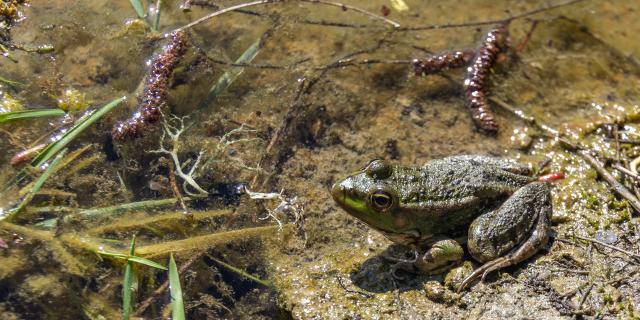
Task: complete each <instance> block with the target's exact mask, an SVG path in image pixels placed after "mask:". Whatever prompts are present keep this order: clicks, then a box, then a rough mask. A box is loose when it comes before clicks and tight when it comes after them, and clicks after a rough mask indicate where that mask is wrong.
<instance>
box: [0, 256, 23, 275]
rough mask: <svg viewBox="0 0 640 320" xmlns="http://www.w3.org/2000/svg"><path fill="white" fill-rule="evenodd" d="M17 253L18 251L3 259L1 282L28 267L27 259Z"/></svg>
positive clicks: (0, 266)
mask: <svg viewBox="0 0 640 320" xmlns="http://www.w3.org/2000/svg"><path fill="white" fill-rule="evenodd" d="M17 253H18V252H17V251H14V252H13V255H10V256H8V257H2V263H0V280H3V279H8V278H10V277H12V276H13V274H14V273H16V272H18V271H20V270H22V269H23V268H24V267H25V266H26V262H25V257H23V256H22V255H19V254H17Z"/></svg>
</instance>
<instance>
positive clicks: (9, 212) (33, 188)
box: [0, 149, 67, 220]
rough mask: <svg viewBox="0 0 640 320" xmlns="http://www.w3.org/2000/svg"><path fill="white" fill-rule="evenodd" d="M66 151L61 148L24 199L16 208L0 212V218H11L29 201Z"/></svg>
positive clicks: (53, 170)
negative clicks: (3, 212)
mask: <svg viewBox="0 0 640 320" xmlns="http://www.w3.org/2000/svg"><path fill="white" fill-rule="evenodd" d="M66 152H67V150H66V149H65V150H63V151H62V152H60V153H59V154H58V155H57V156H56V157H55V159H53V161H52V162H51V163H50V164H49V166H48V167H47V169H46V170H45V171H44V172H43V173H42V174H41V175H40V177H38V179H37V180H36V182H35V183H34V184H33V186H31V190H29V192H28V193H27V194H26V195H25V196H24V199H22V202H20V204H19V205H18V206H17V207H16V208H14V209H12V210H9V211H7V212H6V213H5V214H2V213H1V212H0V220H4V219H10V218H12V217H13V216H15V215H16V214H17V213H19V212H20V211H22V210H23V209H24V208H25V207H26V206H27V205H28V204H29V202H31V199H33V196H34V195H35V194H36V192H38V190H40V188H42V185H44V183H45V182H46V181H47V179H49V176H51V174H52V173H53V172H55V170H56V167H57V166H58V164H60V161H61V160H62V158H63V157H64V155H65V153H66Z"/></svg>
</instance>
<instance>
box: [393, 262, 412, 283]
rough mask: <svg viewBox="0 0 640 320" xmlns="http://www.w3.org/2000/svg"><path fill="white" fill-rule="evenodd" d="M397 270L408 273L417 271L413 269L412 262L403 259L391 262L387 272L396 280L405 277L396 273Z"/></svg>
mask: <svg viewBox="0 0 640 320" xmlns="http://www.w3.org/2000/svg"><path fill="white" fill-rule="evenodd" d="M399 270H402V271H405V272H409V273H417V270H416V269H415V267H414V264H413V262H404V261H401V262H398V263H395V264H393V265H392V266H391V270H390V271H389V273H390V274H391V276H392V277H393V278H394V279H396V280H404V279H406V278H405V277H403V276H401V275H399V274H398V271H399Z"/></svg>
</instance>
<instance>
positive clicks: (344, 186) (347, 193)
mask: <svg viewBox="0 0 640 320" xmlns="http://www.w3.org/2000/svg"><path fill="white" fill-rule="evenodd" d="M351 183H352V182H351V181H349V179H346V180H344V181H342V182H338V183H336V184H334V185H333V186H332V187H331V196H332V197H333V200H335V202H336V203H337V204H338V205H339V206H340V207H341V208H342V209H343V210H344V211H346V212H347V213H348V214H350V215H352V216H354V217H355V218H357V219H358V220H360V221H362V222H364V223H365V224H366V225H368V226H369V227H371V228H373V229H376V230H379V231H385V230H393V229H394V228H393V218H392V217H391V215H389V214H381V213H380V212H377V211H374V210H373V209H371V208H370V206H369V205H368V204H367V200H366V194H360V193H358V191H357V190H356V189H355V188H352V187H351Z"/></svg>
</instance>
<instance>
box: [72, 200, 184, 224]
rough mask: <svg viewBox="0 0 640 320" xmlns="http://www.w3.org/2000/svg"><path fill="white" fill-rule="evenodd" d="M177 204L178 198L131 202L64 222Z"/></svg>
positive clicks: (76, 214)
mask: <svg viewBox="0 0 640 320" xmlns="http://www.w3.org/2000/svg"><path fill="white" fill-rule="evenodd" d="M182 199H183V200H184V201H191V200H192V199H191V198H189V197H184V198H182ZM176 203H178V199H177V198H168V199H159V200H144V201H137V202H129V203H123V204H119V205H115V206H110V207H102V208H94V209H86V210H82V211H80V212H78V213H75V214H68V215H65V216H64V218H63V221H64V222H69V221H71V220H73V219H75V218H82V219H88V220H91V219H98V218H102V217H109V216H112V215H118V214H122V213H125V212H129V211H134V210H139V209H151V208H157V207H161V206H166V205H173V204H176Z"/></svg>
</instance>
